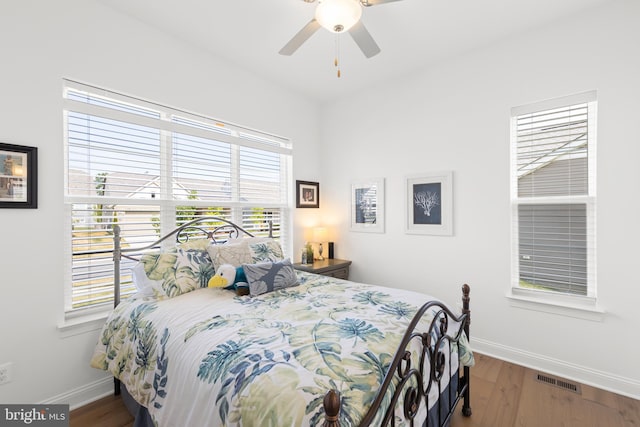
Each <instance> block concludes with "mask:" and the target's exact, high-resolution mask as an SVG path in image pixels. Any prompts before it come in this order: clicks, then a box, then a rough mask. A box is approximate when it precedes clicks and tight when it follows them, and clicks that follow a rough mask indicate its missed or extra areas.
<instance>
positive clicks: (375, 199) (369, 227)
mask: <svg viewBox="0 0 640 427" xmlns="http://www.w3.org/2000/svg"><path fill="white" fill-rule="evenodd" d="M384 215H385V212H384V178H372V179H366V180H359V181H354V182H352V183H351V215H350V216H351V227H350V230H351V231H358V232H366V233H384Z"/></svg>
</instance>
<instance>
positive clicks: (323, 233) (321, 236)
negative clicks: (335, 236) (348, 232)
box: [313, 227, 327, 243]
mask: <svg viewBox="0 0 640 427" xmlns="http://www.w3.org/2000/svg"><path fill="white" fill-rule="evenodd" d="M313 241H314V242H316V243H322V242H326V241H327V229H326V228H324V227H316V228H314V229H313Z"/></svg>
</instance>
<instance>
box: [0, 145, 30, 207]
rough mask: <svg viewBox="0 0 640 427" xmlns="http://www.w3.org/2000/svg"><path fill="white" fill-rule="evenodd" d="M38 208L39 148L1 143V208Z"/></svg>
mask: <svg viewBox="0 0 640 427" xmlns="http://www.w3.org/2000/svg"><path fill="white" fill-rule="evenodd" d="M37 207H38V148H37V147H27V146H23V145H14V144H5V143H1V142H0V208H18V209H20V208H21V209H36V208H37Z"/></svg>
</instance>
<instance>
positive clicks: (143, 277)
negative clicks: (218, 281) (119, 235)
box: [133, 248, 214, 298]
mask: <svg viewBox="0 0 640 427" xmlns="http://www.w3.org/2000/svg"><path fill="white" fill-rule="evenodd" d="M213 274H214V269H213V264H212V262H211V258H210V257H209V253H208V252H207V251H205V250H197V249H189V250H187V249H182V248H178V249H172V250H170V251H168V252H162V253H154V254H146V255H143V256H142V258H141V259H140V262H139V263H138V265H136V266H135V267H134V269H133V275H134V281H135V285H136V288H137V289H138V290H139V291H140V293H141V294H142V295H144V296H154V297H156V298H158V297H169V298H173V297H176V296H178V295H182V294H184V293H186V292H191V291H193V290H195V289H198V288H201V287H206V286H207V283H208V281H209V279H210V278H211V277H212V276H213Z"/></svg>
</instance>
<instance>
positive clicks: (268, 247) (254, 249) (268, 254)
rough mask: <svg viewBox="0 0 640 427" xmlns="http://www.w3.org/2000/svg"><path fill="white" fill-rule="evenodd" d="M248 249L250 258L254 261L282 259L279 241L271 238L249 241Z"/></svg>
mask: <svg viewBox="0 0 640 427" xmlns="http://www.w3.org/2000/svg"><path fill="white" fill-rule="evenodd" d="M249 251H250V252H251V260H252V261H253V262H254V263H256V262H261V261H271V262H276V261H282V259H283V258H284V257H283V256H282V247H281V246H280V243H278V242H277V241H275V240H273V239H269V240H265V241H263V242H258V243H250V244H249Z"/></svg>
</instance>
